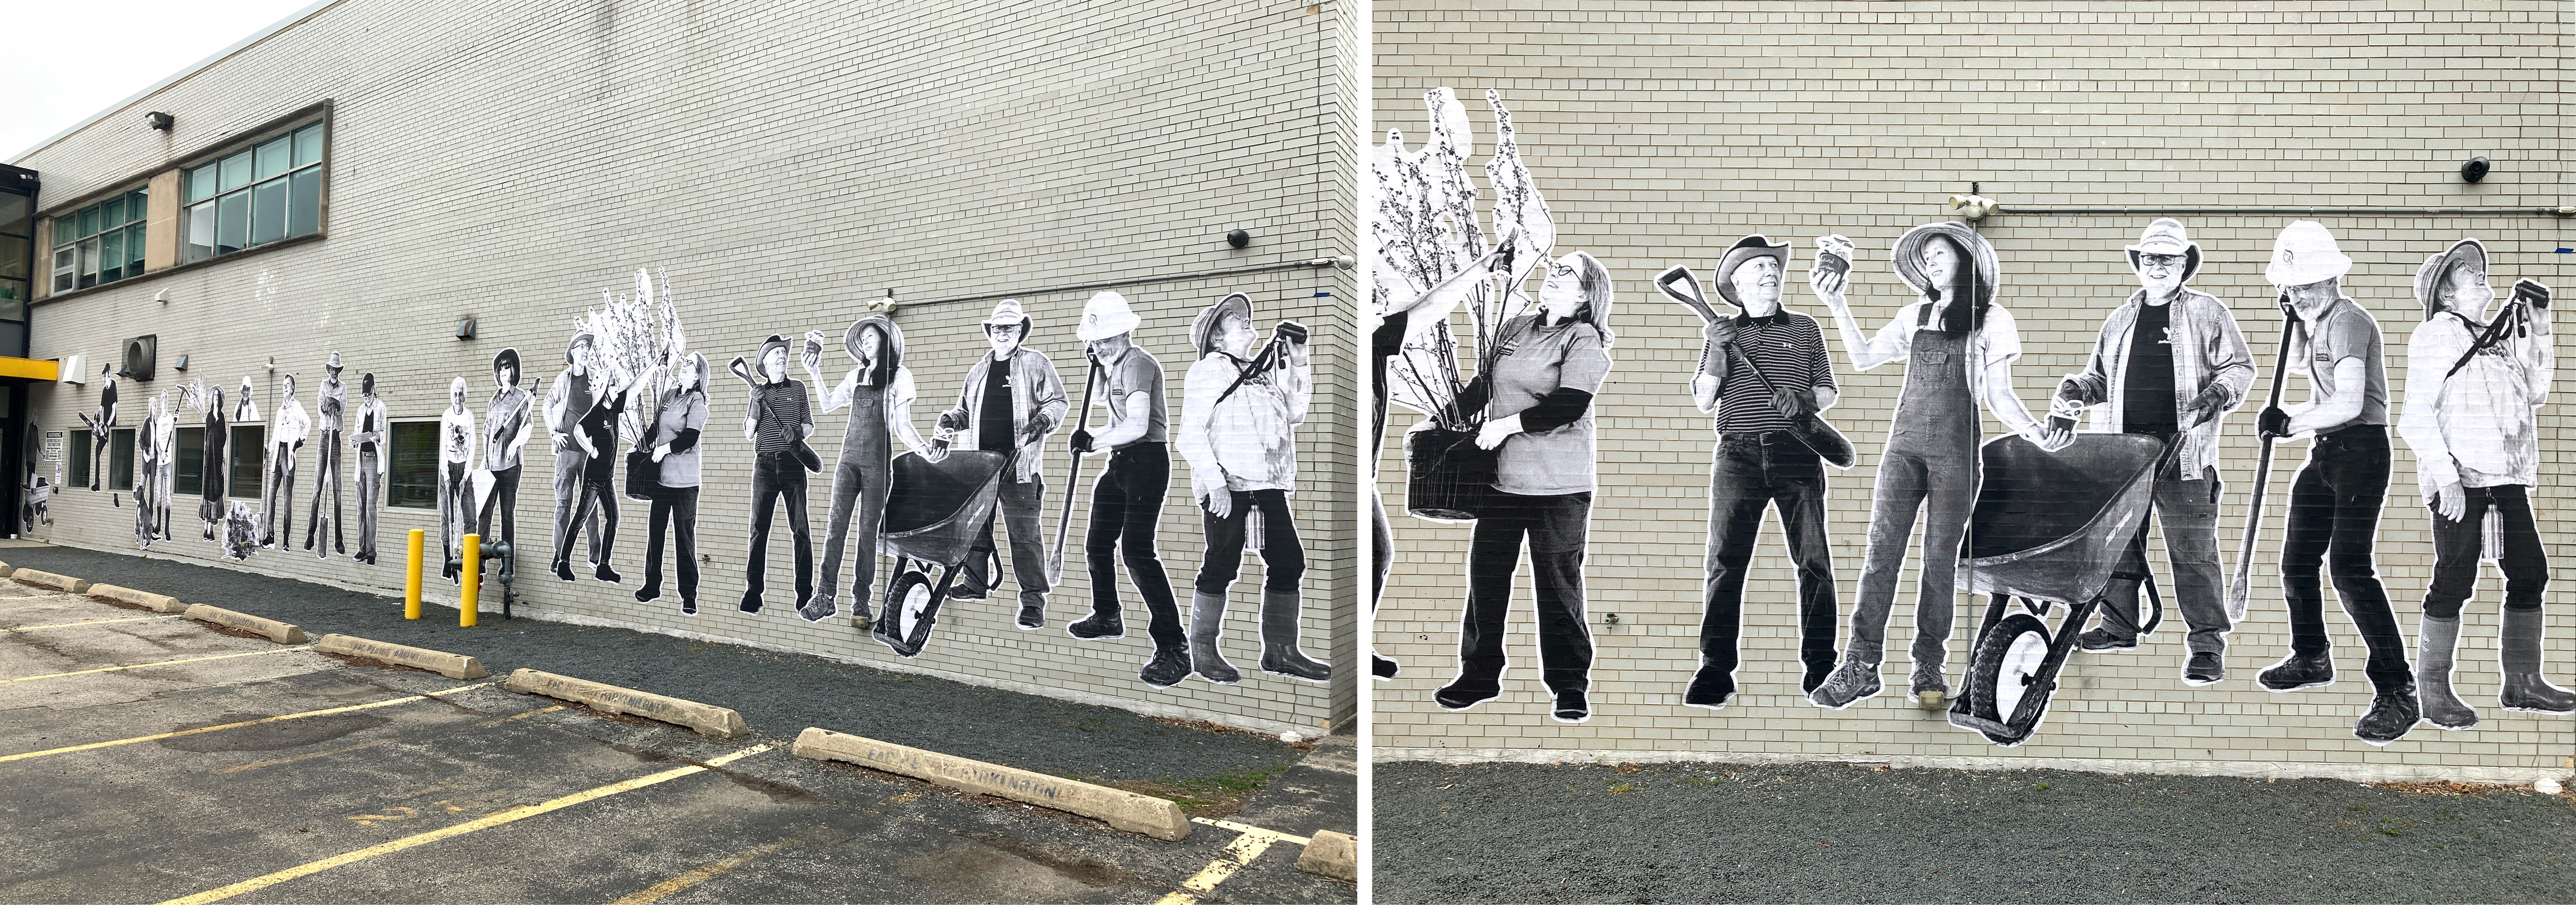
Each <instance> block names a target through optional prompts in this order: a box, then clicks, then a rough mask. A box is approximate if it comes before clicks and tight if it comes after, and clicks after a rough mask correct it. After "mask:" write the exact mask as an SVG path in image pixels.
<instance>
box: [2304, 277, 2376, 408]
mask: <svg viewBox="0 0 2576 905" xmlns="http://www.w3.org/2000/svg"><path fill="white" fill-rule="evenodd" d="M2313 326H2314V327H2315V329H2314V330H2312V331H2310V332H2309V333H2308V354H2307V359H2306V361H2305V362H2303V366H2304V367H2305V369H2306V370H2307V372H2308V379H2309V380H2310V381H2311V382H2312V383H2313V384H2314V385H2315V386H2316V388H2317V389H2318V390H2319V391H2320V392H2322V393H2323V394H2325V395H2329V396H2339V395H2342V391H2341V390H2340V389H2339V388H2337V387H2336V386H2335V373H2334V372H2335V365H2337V364H2340V363H2341V362H2342V361H2343V360H2344V359H2347V358H2359V359H2361V364H2362V377H2361V379H2362V383H2363V386H2362V397H2361V414H2359V415H2356V416H2354V417H2353V419H2352V420H2350V421H2346V422H2344V423H2342V424H2338V425H2335V426H2333V427H2324V428H2318V429H2317V433H2320V434H2326V433H2332V432H2334V431H2337V430H2341V429H2343V428H2346V427H2350V426H2352V425H2356V424H2387V423H2388V372H2387V370H2386V362H2385V361H2384V360H2383V359H2384V358H2385V356H2383V355H2381V354H2380V339H2379V319H2378V318H2374V317H2371V316H2370V312H2369V311H2366V310H2363V309H2362V307H2361V305H2360V304H2358V303H2356V302H2354V301H2353V300H2351V299H2348V298H2347V299H2336V300H2335V303H2334V305H2333V306H2331V307H2329V308H2327V309H2326V313H2325V316H2324V317H2321V318H2318V319H2317V322H2316V323H2315V324H2314V325H2313Z"/></svg>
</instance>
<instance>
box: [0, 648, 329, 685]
mask: <svg viewBox="0 0 2576 905" xmlns="http://www.w3.org/2000/svg"><path fill="white" fill-rule="evenodd" d="M312 649H313V645H310V644H306V645H303V646H300V647H272V648H269V649H267V650H255V651H251V652H249V653H242V654H216V655H214V656H211V657H183V658H181V659H177V660H159V661H155V662H151V663H136V664H133V665H130V666H101V667H99V668H97V669H80V670H73V671H71V672H51V673H46V674H44V675H41V676H19V677H17V678H15V679H0V685H6V684H8V683H11V682H33V681H35V680H37V679H59V678H62V677H64V676H86V675H89V674H91V673H99V672H115V671H117V670H120V669H143V668H145V667H149V666H176V665H178V664H181V663H202V662H205V661H207V660H230V659H232V658H234V657H265V656H268V655H269V654H287V653H294V652H296V651H299V650H312Z"/></svg>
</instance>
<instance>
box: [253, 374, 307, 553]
mask: <svg viewBox="0 0 2576 905" xmlns="http://www.w3.org/2000/svg"><path fill="white" fill-rule="evenodd" d="M273 413H274V415H275V416H276V417H275V419H274V422H273V424H274V427H273V429H271V430H270V431H269V434H268V444H269V450H268V493H267V495H266V496H265V497H264V498H262V499H261V500H260V512H261V513H262V514H261V517H260V522H261V523H262V525H263V530H262V531H261V534H260V539H259V547H260V549H262V550H273V549H276V548H277V538H278V536H279V535H285V537H286V542H287V543H289V544H293V543H294V542H295V456H296V454H297V453H298V452H300V451H302V450H303V449H304V438H305V437H307V436H310V435H311V434H312V432H313V418H312V416H310V415H306V414H305V413H304V403H303V402H301V401H298V400H297V399H296V398H295V375H293V374H283V375H279V376H278V378H277V407H276V409H274V410H273Z"/></svg>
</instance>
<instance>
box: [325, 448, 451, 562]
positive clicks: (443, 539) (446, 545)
mask: <svg viewBox="0 0 2576 905" xmlns="http://www.w3.org/2000/svg"><path fill="white" fill-rule="evenodd" d="M305 527H307V528H310V527H312V526H311V525H307V526H305ZM473 530H474V484H473V482H471V481H468V480H466V474H465V463H463V462H440V463H438V548H439V549H440V550H442V551H445V552H446V555H447V568H448V569H449V570H451V571H450V572H449V573H448V574H449V575H450V576H451V577H453V575H454V574H455V572H454V571H453V570H456V569H458V568H460V567H461V566H462V564H463V563H464V559H463V553H464V550H465V535H466V534H467V533H469V532H472V531H473Z"/></svg>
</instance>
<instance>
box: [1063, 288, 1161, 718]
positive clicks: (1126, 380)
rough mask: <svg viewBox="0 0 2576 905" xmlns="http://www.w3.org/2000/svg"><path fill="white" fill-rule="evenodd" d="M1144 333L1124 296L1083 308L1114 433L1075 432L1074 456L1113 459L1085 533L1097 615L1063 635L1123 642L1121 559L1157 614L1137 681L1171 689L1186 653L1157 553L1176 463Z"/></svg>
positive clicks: (1086, 344) (1084, 335)
mask: <svg viewBox="0 0 2576 905" xmlns="http://www.w3.org/2000/svg"><path fill="white" fill-rule="evenodd" d="M1141 323H1143V320H1142V319H1141V318H1138V317H1137V316H1136V312H1135V310H1134V309H1132V308H1129V307H1128V305H1127V299H1126V298H1125V297H1124V296H1121V295H1119V294H1118V293H1115V292H1102V293H1098V294H1096V295H1093V296H1092V297H1091V301H1090V302H1088V303H1086V304H1084V305H1083V308H1082V325H1081V326H1080V327H1078V328H1076V330H1075V331H1074V332H1075V335H1076V336H1079V337H1080V338H1081V339H1082V342H1083V348H1084V351H1085V352H1086V353H1087V355H1088V357H1089V358H1090V359H1091V362H1092V367H1091V373H1092V374H1093V375H1095V379H1096V380H1098V381H1099V382H1098V383H1097V384H1095V385H1094V386H1095V388H1096V389H1099V390H1103V391H1105V392H1104V393H1103V394H1102V395H1103V402H1102V404H1103V405H1106V406H1108V408H1109V425H1108V426H1107V427H1106V428H1103V429H1102V430H1101V432H1100V433H1098V434H1096V435H1095V434H1093V433H1091V431H1090V430H1088V429H1086V428H1077V429H1075V430H1074V432H1073V451H1074V452H1075V453H1076V454H1079V455H1085V456H1097V455H1100V454H1103V453H1107V454H1108V455H1109V468H1108V470H1107V471H1104V472H1102V473H1101V475H1100V481H1099V482H1098V483H1096V484H1093V485H1092V488H1091V520H1090V523H1089V524H1088V525H1087V526H1086V527H1085V528H1084V529H1083V543H1082V550H1083V558H1084V560H1085V561H1086V562H1087V563H1088V564H1089V566H1090V572H1091V615H1090V616H1087V617H1085V618H1083V619H1082V620H1081V621H1079V622H1075V623H1073V624H1072V625H1068V626H1065V634H1068V635H1072V636H1073V637H1076V638H1080V639H1082V640H1085V641H1101V640H1107V639H1111V638H1123V637H1126V634H1127V627H1126V624H1125V622H1124V621H1123V618H1122V616H1121V612H1120V604H1119V600H1118V559H1119V558H1120V557H1121V556H1122V555H1123V556H1124V558H1125V559H1126V560H1127V580H1128V581H1129V582H1130V583H1132V584H1134V585H1135V586H1136V595H1137V596H1138V597H1142V598H1144V600H1145V610H1146V612H1148V613H1150V614H1151V617H1150V618H1151V621H1150V622H1148V623H1147V624H1146V628H1145V631H1146V634H1147V635H1149V636H1151V637H1152V638H1153V639H1154V654H1153V657H1152V658H1151V659H1149V660H1147V661H1146V663H1145V668H1144V669H1143V670H1142V671H1140V672H1138V673H1137V678H1139V679H1141V680H1143V681H1144V683H1145V684H1147V685H1151V686H1153V687H1156V688H1169V687H1171V686H1173V685H1177V684H1180V681H1181V680H1182V679H1184V678H1187V677H1188V676H1189V674H1190V650H1189V643H1188V639H1187V637H1186V635H1185V633H1184V631H1183V629H1182V627H1181V612H1180V604H1179V601H1178V600H1177V599H1175V598H1174V597H1173V595H1172V579H1171V576H1170V574H1169V573H1167V572H1165V571H1164V569H1163V560H1162V557H1161V555H1160V554H1159V553H1158V552H1157V551H1156V550H1155V549H1154V527H1155V525H1156V524H1157V523H1159V522H1160V521H1162V517H1163V497H1164V496H1165V495H1166V493H1167V492H1168V491H1169V490H1170V489H1171V485H1172V454H1171V449H1170V447H1169V446H1167V445H1166V444H1167V442H1168V439H1167V434H1168V430H1169V427H1168V425H1167V416H1166V414H1165V409H1164V399H1163V363H1162V362H1161V361H1160V360H1158V359H1156V358H1155V357H1154V355H1153V353H1151V352H1147V351H1145V348H1144V347H1143V346H1139V345H1137V344H1136V337H1135V330H1136V327H1137V325H1138V324H1141ZM1065 492H1066V493H1072V492H1073V488H1071V487H1067V488H1065Z"/></svg>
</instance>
